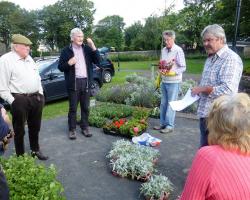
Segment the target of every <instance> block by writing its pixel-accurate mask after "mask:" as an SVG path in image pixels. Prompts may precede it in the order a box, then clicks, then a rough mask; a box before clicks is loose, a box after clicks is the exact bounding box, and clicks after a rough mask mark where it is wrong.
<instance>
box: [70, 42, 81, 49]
mask: <svg viewBox="0 0 250 200" xmlns="http://www.w3.org/2000/svg"><path fill="white" fill-rule="evenodd" d="M71 46H72V48H73V49H77V50H78V49H81V48H82V46H78V45H76V44H73V43H71Z"/></svg>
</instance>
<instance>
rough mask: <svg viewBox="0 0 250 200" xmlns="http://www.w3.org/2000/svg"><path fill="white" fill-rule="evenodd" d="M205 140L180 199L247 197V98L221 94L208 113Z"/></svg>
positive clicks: (249, 184) (239, 199)
mask: <svg viewBox="0 0 250 200" xmlns="http://www.w3.org/2000/svg"><path fill="white" fill-rule="evenodd" d="M207 125H208V130H209V135H208V143H209V146H205V147H202V148H201V149H200V150H199V151H198V152H197V154H196V156H195V158H194V160H193V163H192V167H191V169H190V172H189V174H188V177H187V180H186V183H185V187H184V190H183V193H182V195H181V198H180V200H210V199H211V200H250V98H249V96H248V95H247V94H244V93H238V94H236V95H234V96H227V95H224V96H221V97H219V98H218V99H216V100H215V101H214V103H213V105H212V107H211V110H210V113H209V116H208V124H207Z"/></svg>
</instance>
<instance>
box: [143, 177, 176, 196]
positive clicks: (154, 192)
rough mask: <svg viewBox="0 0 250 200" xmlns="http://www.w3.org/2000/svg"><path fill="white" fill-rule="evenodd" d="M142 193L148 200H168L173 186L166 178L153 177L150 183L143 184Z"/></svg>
mask: <svg viewBox="0 0 250 200" xmlns="http://www.w3.org/2000/svg"><path fill="white" fill-rule="evenodd" d="M140 191H141V194H143V195H144V197H145V199H147V200H168V199H169V195H170V193H171V192H172V191H173V184H172V183H171V182H170V181H169V179H168V178H167V177H166V176H163V175H153V176H151V178H150V180H149V181H148V182H146V183H143V184H142V186H141V188H140Z"/></svg>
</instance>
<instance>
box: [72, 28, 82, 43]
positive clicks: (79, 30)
mask: <svg viewBox="0 0 250 200" xmlns="http://www.w3.org/2000/svg"><path fill="white" fill-rule="evenodd" d="M76 33H82V34H83V32H82V30H81V29H80V28H73V29H72V30H71V31H70V39H71V41H73V39H74V35H75V34H76Z"/></svg>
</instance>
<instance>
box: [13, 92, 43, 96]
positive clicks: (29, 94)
mask: <svg viewBox="0 0 250 200" xmlns="http://www.w3.org/2000/svg"><path fill="white" fill-rule="evenodd" d="M12 94H13V96H15V95H21V96H25V97H32V96H35V95H38V94H39V92H34V93H12Z"/></svg>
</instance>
